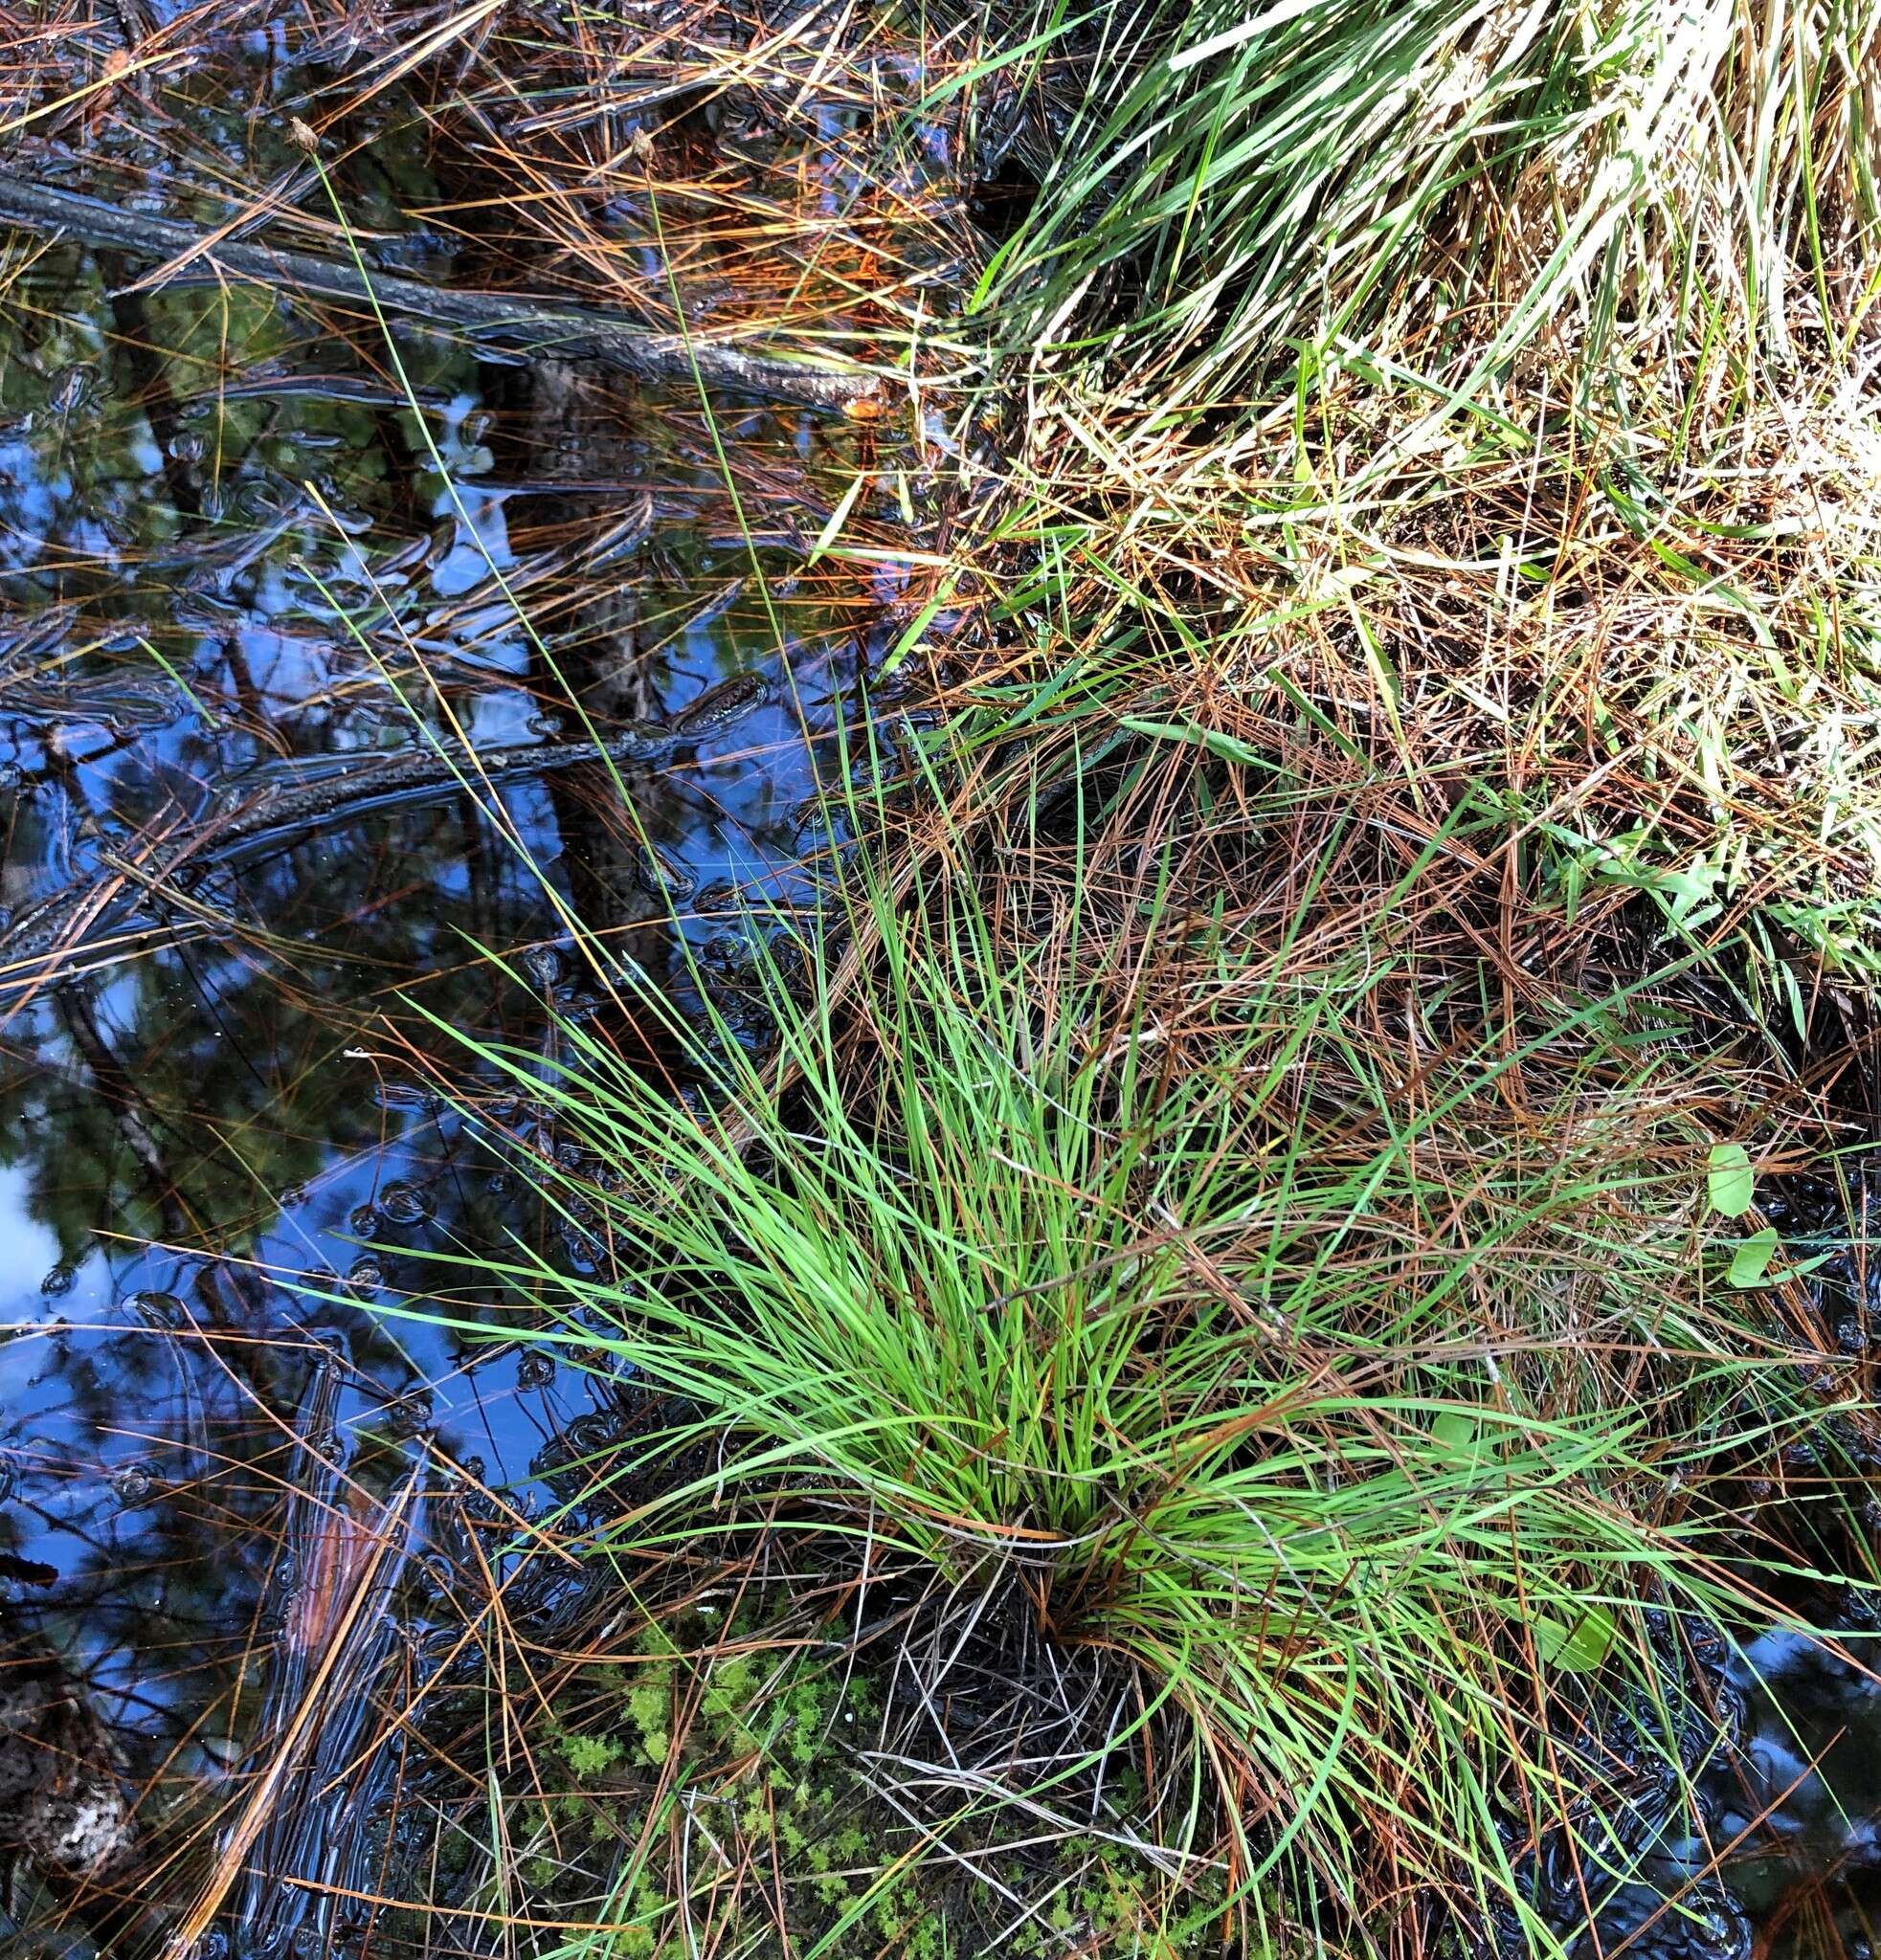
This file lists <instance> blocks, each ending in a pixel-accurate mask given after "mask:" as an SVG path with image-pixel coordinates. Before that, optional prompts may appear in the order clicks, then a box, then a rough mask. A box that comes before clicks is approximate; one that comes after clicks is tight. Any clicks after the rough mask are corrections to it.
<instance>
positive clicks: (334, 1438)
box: [301, 1423, 346, 1463]
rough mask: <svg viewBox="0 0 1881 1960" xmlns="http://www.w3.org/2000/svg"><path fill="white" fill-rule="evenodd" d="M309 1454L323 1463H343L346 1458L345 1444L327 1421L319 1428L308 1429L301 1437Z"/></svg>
mask: <svg viewBox="0 0 1881 1960" xmlns="http://www.w3.org/2000/svg"><path fill="white" fill-rule="evenodd" d="M301 1440H302V1442H303V1443H304V1444H305V1445H306V1448H307V1451H308V1453H309V1455H311V1456H315V1457H318V1458H319V1459H321V1461H322V1462H323V1463H343V1462H345V1460H346V1446H345V1444H344V1442H343V1441H342V1439H341V1437H340V1432H339V1431H338V1430H337V1429H335V1428H334V1427H333V1425H332V1424H331V1423H327V1424H326V1425H325V1426H324V1427H323V1428H320V1429H310V1430H308V1432H307V1433H306V1435H305V1436H304V1437H302V1439H301Z"/></svg>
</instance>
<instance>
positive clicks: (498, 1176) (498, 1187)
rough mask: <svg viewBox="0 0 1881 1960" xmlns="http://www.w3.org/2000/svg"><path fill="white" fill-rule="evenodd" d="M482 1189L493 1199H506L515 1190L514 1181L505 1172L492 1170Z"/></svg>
mask: <svg viewBox="0 0 1881 1960" xmlns="http://www.w3.org/2000/svg"><path fill="white" fill-rule="evenodd" d="M484 1189H485V1190H486V1191H487V1192H489V1194H490V1195H491V1196H492V1197H493V1198H506V1197H507V1196H508V1195H509V1193H510V1192H512V1191H514V1190H515V1189H516V1180H515V1178H514V1177H512V1176H511V1175H510V1173H509V1172H508V1171H507V1170H492V1171H491V1172H490V1176H489V1181H488V1183H487V1184H486V1185H485V1186H484Z"/></svg>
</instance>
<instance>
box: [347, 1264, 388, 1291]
mask: <svg viewBox="0 0 1881 1960" xmlns="http://www.w3.org/2000/svg"><path fill="white" fill-rule="evenodd" d="M384 1284H385V1272H384V1270H383V1269H382V1268H381V1266H380V1264H379V1262H378V1260H377V1259H374V1258H363V1259H354V1260H353V1262H352V1265H351V1267H350V1269H349V1270H348V1271H347V1285H348V1286H350V1287H351V1288H352V1290H353V1291H354V1292H355V1293H363V1294H373V1293H376V1292H377V1291H378V1290H379V1288H380V1287H381V1286H383V1285H384Z"/></svg>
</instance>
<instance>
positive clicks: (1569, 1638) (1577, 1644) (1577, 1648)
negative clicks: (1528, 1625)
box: [1532, 1606, 1617, 1674]
mask: <svg viewBox="0 0 1881 1960" xmlns="http://www.w3.org/2000/svg"><path fill="white" fill-rule="evenodd" d="M1532 1624H1533V1625H1534V1651H1535V1654H1536V1656H1537V1657H1538V1658H1539V1659H1541V1660H1543V1661H1544V1662H1546V1663H1547V1664H1549V1665H1550V1666H1554V1667H1562V1668H1565V1669H1566V1670H1567V1671H1568V1673H1570V1674H1591V1673H1592V1672H1593V1671H1594V1669H1595V1668H1597V1667H1598V1666H1599V1665H1600V1664H1601V1661H1602V1660H1604V1659H1606V1657H1607V1655H1608V1653H1609V1652H1610V1651H1611V1650H1612V1647H1613V1637H1614V1634H1615V1632H1616V1631H1617V1630H1616V1628H1615V1626H1614V1623H1613V1615H1612V1614H1610V1613H1609V1612H1608V1611H1607V1610H1606V1608H1605V1607H1604V1606H1590V1607H1588V1608H1587V1610H1586V1611H1585V1612H1584V1613H1583V1614H1582V1615H1580V1617H1579V1619H1578V1620H1576V1621H1575V1623H1574V1624H1573V1625H1572V1626H1569V1625H1568V1624H1567V1623H1566V1622H1565V1621H1563V1620H1558V1619H1555V1618H1552V1617H1551V1616H1550V1615H1547V1614H1536V1615H1535V1616H1534V1621H1533V1623H1532Z"/></svg>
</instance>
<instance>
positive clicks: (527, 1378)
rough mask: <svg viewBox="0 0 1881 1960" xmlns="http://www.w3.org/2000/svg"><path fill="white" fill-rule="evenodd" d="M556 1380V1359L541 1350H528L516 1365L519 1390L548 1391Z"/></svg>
mask: <svg viewBox="0 0 1881 1960" xmlns="http://www.w3.org/2000/svg"><path fill="white" fill-rule="evenodd" d="M554 1379H555V1357H554V1356H553V1355H552V1354H545V1353H544V1352H543V1351H542V1349H541V1348H526V1349H525V1350H524V1352H523V1354H522V1355H521V1356H520V1357H519V1359H518V1360H517V1363H516V1386H517V1387H518V1388H519V1389H546V1388H548V1387H549V1384H550V1383H551V1382H552V1381H553V1380H554Z"/></svg>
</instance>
